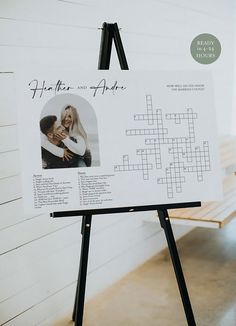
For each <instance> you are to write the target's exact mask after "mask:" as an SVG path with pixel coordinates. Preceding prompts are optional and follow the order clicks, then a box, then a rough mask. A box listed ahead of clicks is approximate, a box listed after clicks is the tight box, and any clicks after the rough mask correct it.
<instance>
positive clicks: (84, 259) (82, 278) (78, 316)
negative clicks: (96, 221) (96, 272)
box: [72, 215, 92, 326]
mask: <svg viewBox="0 0 236 326" xmlns="http://www.w3.org/2000/svg"><path fill="white" fill-rule="evenodd" d="M91 221H92V215H85V216H83V219H82V226H81V234H82V244H81V253H80V266H79V276H78V282H77V288H76V295H75V304H74V310H73V315H72V320H73V321H75V326H82V324H83V313H84V297H85V287H86V277H87V266H88V253H89V239H90V230H91Z"/></svg>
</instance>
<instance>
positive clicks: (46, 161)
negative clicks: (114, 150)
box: [39, 94, 100, 169]
mask: <svg viewBox="0 0 236 326" xmlns="http://www.w3.org/2000/svg"><path fill="white" fill-rule="evenodd" d="M39 125H40V133H41V134H40V138H41V157H42V168H43V169H59V168H81V167H83V168H84V167H93V166H99V165H100V158H99V145H98V128H97V118H96V114H95V111H94V109H93V107H92V106H91V104H90V103H89V102H88V101H87V100H85V99H84V98H83V97H81V96H78V95H74V94H61V95H57V96H54V97H53V98H51V99H50V100H49V101H48V102H47V103H46V104H45V106H44V107H43V109H42V112H41V116H40V123H39Z"/></svg>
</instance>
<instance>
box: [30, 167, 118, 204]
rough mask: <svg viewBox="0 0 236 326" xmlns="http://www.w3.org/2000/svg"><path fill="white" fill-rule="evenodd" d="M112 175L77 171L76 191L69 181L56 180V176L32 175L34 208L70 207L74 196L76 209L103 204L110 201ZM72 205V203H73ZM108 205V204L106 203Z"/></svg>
mask: <svg viewBox="0 0 236 326" xmlns="http://www.w3.org/2000/svg"><path fill="white" fill-rule="evenodd" d="M112 177H114V175H95V176H94V175H93V176H88V175H86V173H80V172H79V173H78V179H77V185H78V191H76V188H75V187H74V183H73V182H71V181H68V180H67V181H65V180H63V181H62V180H57V178H56V177H52V176H50V177H43V176H42V175H41V174H35V175H33V199H34V208H38V209H39V208H43V207H47V206H52V207H53V206H58V207H61V208H63V209H64V208H66V207H67V208H70V203H73V202H74V200H75V196H76V201H78V209H80V208H81V209H82V208H83V207H87V206H91V205H92V206H94V207H95V206H96V207H100V206H104V204H106V203H109V202H112V200H113V199H112V192H111V185H110V182H109V181H110V179H111V178H112ZM73 206H74V205H73ZM108 206H109V205H108Z"/></svg>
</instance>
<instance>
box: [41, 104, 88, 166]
mask: <svg viewBox="0 0 236 326" xmlns="http://www.w3.org/2000/svg"><path fill="white" fill-rule="evenodd" d="M61 124H62V126H63V127H64V128H65V131H63V133H62V134H60V135H58V138H60V139H61V141H62V142H63V143H64V145H65V146H66V147H67V148H68V149H69V151H70V152H72V154H71V153H70V152H68V151H67V150H65V149H63V148H59V147H58V146H56V145H53V144H52V143H50V142H49V141H48V139H47V138H46V137H42V140H41V143H42V147H43V148H44V149H46V150H47V151H49V152H51V153H52V154H53V155H55V156H58V157H61V158H62V159H63V160H70V159H71V155H73V153H74V154H77V155H79V156H80V157H81V159H80V160H79V167H83V166H84V167H85V166H87V167H89V166H91V164H92V155H91V152H90V150H89V144H88V138H87V134H86V132H85V130H84V128H83V126H82V123H81V121H80V118H79V114H78V112H77V110H76V108H75V107H73V106H72V105H67V106H66V107H65V109H63V110H62V112H61Z"/></svg>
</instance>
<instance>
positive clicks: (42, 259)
mask: <svg viewBox="0 0 236 326" xmlns="http://www.w3.org/2000/svg"><path fill="white" fill-rule="evenodd" d="M104 21H106V22H118V25H119V27H121V28H122V31H121V36H122V40H123V43H124V47H125V51H126V55H127V60H128V63H129V66H130V69H132V70H136V69H146V70H155V69H202V70H211V71H212V73H213V78H214V85H215V104H216V110H217V117H218V127H219V132H220V133H221V134H223V133H229V132H230V122H231V116H232V90H233V63H234V27H233V0H204V1H203V0H198V1H193V0H167V1H166V0H145V1H141V0H126V1H125V0H120V1H114V0H100V1H95V0H86V1H85V0H70V1H67V0H64V1H63V0H21V1H18V0H1V1H0V266H1V267H0V324H1V325H7V326H10V325H14V326H18V325H24V326H25V325H51V324H52V323H53V320H54V319H56V318H58V317H59V315H60V314H62V313H63V312H65V311H66V312H67V311H68V310H69V309H72V306H73V296H74V291H75V285H76V278H77V272H78V261H79V252H80V224H81V219H80V218H64V219H54V220H53V219H51V218H50V217H49V216H48V215H39V216H26V215H24V213H23V210H22V199H21V196H22V193H21V187H20V168H19V162H18V155H19V152H18V144H17V119H16V116H17V111H16V110H17V103H16V99H15V89H14V87H15V84H14V78H15V75H14V71H15V69H16V68H17V67H18V66H19V65H22V64H27V63H29V64H36V65H37V64H39V63H40V64H47V65H50V66H54V67H55V66H57V67H61V66H67V65H68V66H69V65H76V66H77V67H81V68H83V69H84V68H86V67H87V68H88V69H94V70H95V69H97V61H98V53H99V44H100V33H101V32H100V30H98V28H99V27H101V25H102V23H103V22H104ZM201 33H212V34H214V35H216V36H217V37H218V39H219V40H220V42H221V45H222V54H221V57H220V58H219V60H217V61H216V62H215V63H213V64H212V65H209V66H202V65H199V64H198V63H196V62H195V61H194V60H193V59H192V58H191V55H190V53H189V47H190V44H191V41H192V39H193V38H194V37H195V36H196V35H198V34H201ZM111 69H119V66H118V63H117V58H116V55H114V56H113V58H112V64H111ZM29 159H30V153H29ZM150 214H153V213H150V212H146V213H135V214H116V215H106V216H95V217H94V218H93V224H92V235H91V249H90V260H89V268H88V285H87V297H91V296H93V295H95V294H96V293H98V292H99V291H101V290H102V289H104V288H105V287H106V286H108V285H109V284H111V283H113V282H114V281H116V280H117V279H119V278H120V277H122V276H123V275H125V274H126V273H127V272H128V271H130V270H132V269H133V268H135V267H136V266H137V265H139V264H141V263H142V262H143V261H145V260H146V259H148V258H149V257H150V256H152V255H153V254H155V253H156V252H158V251H160V250H161V249H162V248H163V247H164V246H165V245H166V243H165V239H164V236H163V233H162V232H161V230H160V226H159V224H158V223H157V225H156V227H155V228H154V227H153V226H152V227H150V226H149V225H145V224H143V222H142V221H143V219H144V218H145V217H147V216H150ZM188 230H189V229H187V228H180V227H178V228H175V234H176V237H179V236H181V235H182V234H184V233H186V232H187V231H188Z"/></svg>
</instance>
